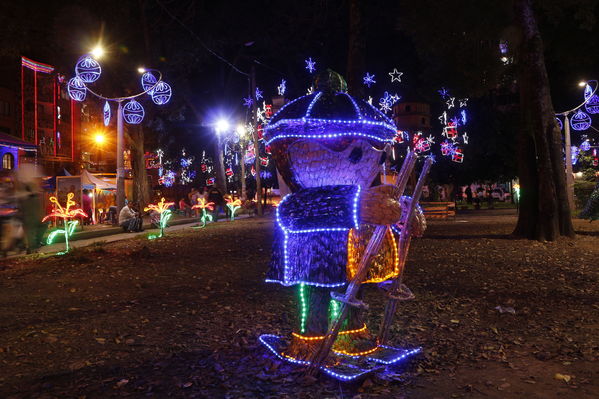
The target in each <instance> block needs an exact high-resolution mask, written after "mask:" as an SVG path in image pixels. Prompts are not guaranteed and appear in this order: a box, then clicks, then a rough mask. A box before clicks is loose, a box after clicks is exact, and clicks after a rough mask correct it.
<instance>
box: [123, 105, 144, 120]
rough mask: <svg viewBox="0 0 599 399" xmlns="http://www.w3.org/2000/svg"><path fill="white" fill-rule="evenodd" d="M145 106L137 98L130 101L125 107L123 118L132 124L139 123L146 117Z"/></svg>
mask: <svg viewBox="0 0 599 399" xmlns="http://www.w3.org/2000/svg"><path fill="white" fill-rule="evenodd" d="M144 115H145V112H144V107H142V106H141V104H140V103H138V102H137V101H135V100H131V101H129V102H128V103H127V104H125V106H124V107H123V118H125V122H127V123H129V124H130V125H138V124H140V123H141V121H142V120H143V119H144Z"/></svg>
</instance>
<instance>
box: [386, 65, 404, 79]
mask: <svg viewBox="0 0 599 399" xmlns="http://www.w3.org/2000/svg"><path fill="white" fill-rule="evenodd" d="M401 75H403V72H399V71H398V70H397V68H393V71H392V72H389V76H391V83H393V82H401Z"/></svg>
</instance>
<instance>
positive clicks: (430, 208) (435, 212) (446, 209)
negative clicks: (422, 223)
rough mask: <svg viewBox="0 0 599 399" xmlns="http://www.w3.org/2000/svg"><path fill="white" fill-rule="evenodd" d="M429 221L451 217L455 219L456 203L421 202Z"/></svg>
mask: <svg viewBox="0 0 599 399" xmlns="http://www.w3.org/2000/svg"><path fill="white" fill-rule="evenodd" d="M420 206H421V207H422V210H423V211H424V216H426V218H427V219H447V218H448V217H449V216H453V217H455V203H454V202H420Z"/></svg>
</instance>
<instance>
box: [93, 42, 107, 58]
mask: <svg viewBox="0 0 599 399" xmlns="http://www.w3.org/2000/svg"><path fill="white" fill-rule="evenodd" d="M89 53H90V55H91V56H92V57H94V59H96V60H99V59H100V58H102V57H103V56H104V54H105V53H106V52H105V51H104V48H103V47H102V46H101V45H99V44H98V45H97V46H96V47H94V48H93V49H92V51H90V52H89Z"/></svg>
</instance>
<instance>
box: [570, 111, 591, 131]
mask: <svg viewBox="0 0 599 399" xmlns="http://www.w3.org/2000/svg"><path fill="white" fill-rule="evenodd" d="M570 126H572V129H574V130H587V129H588V128H589V127H591V117H590V116H589V115H588V114H587V113H586V112H584V111H581V110H580V109H579V110H578V111H576V113H575V114H574V115H573V116H572V119H570Z"/></svg>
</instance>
